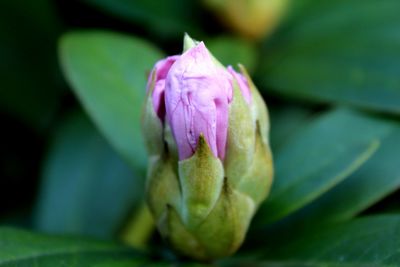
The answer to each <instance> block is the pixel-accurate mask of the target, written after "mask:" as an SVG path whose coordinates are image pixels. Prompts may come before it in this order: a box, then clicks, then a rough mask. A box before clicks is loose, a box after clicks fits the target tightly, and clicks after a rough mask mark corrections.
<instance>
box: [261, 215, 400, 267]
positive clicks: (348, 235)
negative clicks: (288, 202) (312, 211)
mask: <svg viewBox="0 0 400 267" xmlns="http://www.w3.org/2000/svg"><path fill="white" fill-rule="evenodd" d="M260 252H261V254H262V255H263V258H265V259H269V260H283V261H288V262H291V261H299V262H302V261H306V262H310V263H320V265H317V266H330V265H329V264H335V263H336V264H337V265H334V266H341V265H340V264H339V263H341V264H343V266H354V265H353V264H355V265H356V266H398V263H399V260H400V216H398V215H397V216H395V215H393V216H388V215H387V216H374V217H366V218H361V219H357V220H354V221H351V222H347V223H343V224H338V225H327V226H325V227H323V228H314V229H312V231H309V232H302V233H300V234H299V235H298V236H297V237H292V238H291V240H290V242H286V243H285V245H284V246H269V248H268V249H267V248H265V249H263V250H262V251H260ZM324 264H327V265H324Z"/></svg>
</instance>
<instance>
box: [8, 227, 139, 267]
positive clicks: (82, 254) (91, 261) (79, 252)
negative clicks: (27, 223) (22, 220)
mask: <svg viewBox="0 0 400 267" xmlns="http://www.w3.org/2000/svg"><path fill="white" fill-rule="evenodd" d="M122 260H125V261H130V262H131V265H130V266H132V267H134V266H143V262H144V260H145V259H144V257H143V256H142V255H141V254H139V253H138V252H135V251H134V250H132V249H129V248H127V247H125V246H122V245H118V244H114V243H108V242H101V241H96V240H90V239H82V238H73V237H62V236H48V235H42V234H36V233H31V232H27V231H24V230H17V229H13V228H7V227H1V228H0V266H1V267H16V266H41V267H47V266H48V267H58V266H69V267H88V266H96V264H101V263H103V262H107V263H109V264H108V265H107V266H109V267H112V266H118V265H114V264H113V262H114V261H116V262H120V261H122Z"/></svg>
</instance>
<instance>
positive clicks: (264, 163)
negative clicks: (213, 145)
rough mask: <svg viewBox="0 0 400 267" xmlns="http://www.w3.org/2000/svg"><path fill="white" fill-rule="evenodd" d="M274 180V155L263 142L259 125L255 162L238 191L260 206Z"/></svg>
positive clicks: (242, 180)
mask: <svg viewBox="0 0 400 267" xmlns="http://www.w3.org/2000/svg"><path fill="white" fill-rule="evenodd" d="M272 178H273V163H272V153H271V150H270V148H269V146H267V145H265V144H264V142H263V141H262V137H261V131H260V126H259V123H257V129H256V142H255V151H254V160H253V161H252V162H251V165H250V166H249V169H248V172H247V173H246V174H245V175H244V176H243V178H242V179H241V181H240V183H239V184H238V186H237V190H238V191H240V192H241V193H243V194H245V195H248V196H249V197H251V198H252V199H253V200H254V202H255V204H256V205H257V206H258V205H259V204H260V203H261V202H262V201H263V200H265V199H266V197H267V196H268V194H269V191H270V189H271V185H272Z"/></svg>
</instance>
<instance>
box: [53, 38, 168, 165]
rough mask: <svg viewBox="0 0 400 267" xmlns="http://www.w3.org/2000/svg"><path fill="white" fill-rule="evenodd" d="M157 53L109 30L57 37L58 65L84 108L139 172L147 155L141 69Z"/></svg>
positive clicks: (147, 66) (148, 66) (147, 68)
mask: <svg viewBox="0 0 400 267" xmlns="http://www.w3.org/2000/svg"><path fill="white" fill-rule="evenodd" d="M162 57H163V55H162V54H161V53H160V52H159V51H158V50H157V49H156V48H155V47H153V46H152V45H150V44H148V43H146V42H144V41H142V40H140V39H138V38H134V37H128V36H125V35H121V34H117V33H111V32H102V31H82V32H74V33H69V34H67V35H65V36H63V38H62V39H61V42H60V58H61V64H62V68H63V70H64V73H65V76H66V78H67V80H68V82H69V83H70V84H71V86H72V88H73V90H74V92H75V93H76V94H77V96H78V98H79V99H80V101H81V102H82V104H83V106H84V108H85V109H86V111H87V112H88V113H89V115H90V116H91V118H92V119H93V120H94V122H95V123H96V125H97V126H98V127H99V129H100V130H101V132H102V133H103V134H104V135H105V136H106V138H107V139H108V140H109V141H110V143H111V145H112V146H113V147H114V148H115V149H116V150H117V151H118V152H119V153H120V154H121V155H122V157H123V158H124V159H125V160H127V161H128V162H129V163H130V164H131V166H133V167H134V168H136V169H138V170H142V171H143V170H144V169H145V166H146V156H145V147H144V144H143V139H142V136H141V131H140V114H141V107H142V103H143V101H144V96H145V93H146V73H149V72H150V71H151V69H152V67H153V64H154V63H155V62H156V61H157V60H158V59H161V58H162Z"/></svg>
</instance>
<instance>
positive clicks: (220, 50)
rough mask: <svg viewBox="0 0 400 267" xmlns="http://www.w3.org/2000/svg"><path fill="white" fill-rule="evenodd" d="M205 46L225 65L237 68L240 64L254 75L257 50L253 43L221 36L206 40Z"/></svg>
mask: <svg viewBox="0 0 400 267" xmlns="http://www.w3.org/2000/svg"><path fill="white" fill-rule="evenodd" d="M205 44H206V46H207V48H208V49H209V50H210V51H211V53H212V54H213V55H214V56H215V58H216V59H218V61H220V62H221V63H222V64H223V65H225V66H228V65H232V66H233V67H235V68H236V67H237V65H238V63H240V64H242V65H243V66H245V67H246V69H247V70H248V71H249V72H250V73H252V72H253V71H254V69H255V67H256V63H257V52H258V51H257V50H256V48H255V46H254V44H252V43H251V42H248V41H246V40H242V39H239V38H235V37H229V36H221V37H217V38H214V39H210V40H206V41H205Z"/></svg>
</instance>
